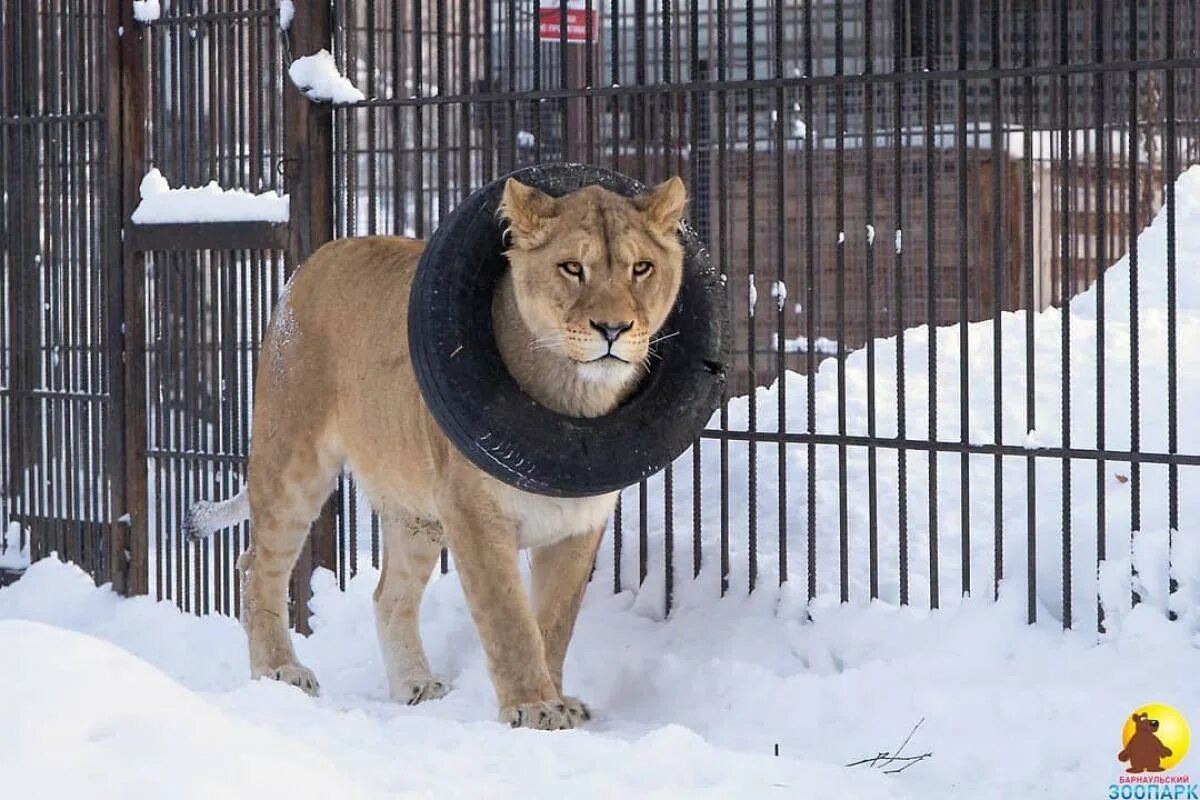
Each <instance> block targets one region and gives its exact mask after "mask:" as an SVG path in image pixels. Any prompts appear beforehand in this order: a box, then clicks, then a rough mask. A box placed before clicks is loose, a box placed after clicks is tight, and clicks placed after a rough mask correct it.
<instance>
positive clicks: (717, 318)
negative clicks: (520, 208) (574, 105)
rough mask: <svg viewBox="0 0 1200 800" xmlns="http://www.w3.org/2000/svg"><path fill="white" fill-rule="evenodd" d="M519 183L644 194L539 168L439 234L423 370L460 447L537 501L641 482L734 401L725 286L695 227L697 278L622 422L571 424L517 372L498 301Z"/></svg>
mask: <svg viewBox="0 0 1200 800" xmlns="http://www.w3.org/2000/svg"><path fill="white" fill-rule="evenodd" d="M508 177H515V178H517V179H518V180H520V181H521V182H522V183H525V184H528V185H530V186H535V187H537V188H538V189H540V190H542V191H543V192H546V193H547V194H550V195H552V196H556V197H559V196H562V195H565V194H568V193H570V192H572V191H575V190H576V189H579V188H581V187H583V186H587V185H590V184H600V185H601V186H604V187H605V188H607V189H610V190H612V191H615V192H618V193H620V194H622V195H625V196H635V195H639V194H644V193H645V192H646V191H647V189H646V187H645V186H643V185H642V184H641V183H638V182H637V181H635V180H633V179H632V178H629V177H627V176H625V175H621V174H619V173H616V172H612V171H609V170H605V169H600V168H598V167H592V166H586V165H581V164H553V165H541V166H535V167H528V168H525V169H521V170H518V171H516V172H513V173H511V175H509V176H505V177H503V178H500V179H499V180H496V181H493V182H492V183H490V184H488V185H487V186H484V187H483V188H482V189H480V190H478V191H476V192H475V193H473V194H472V195H470V196H469V197H468V198H467V199H466V200H465V201H463V203H462V204H461V205H460V206H458V207H457V208H456V209H455V210H454V211H453V212H452V213H451V214H450V215H449V216H448V217H447V218H446V219H445V221H444V222H443V223H442V224H441V225H440V226H439V227H438V229H437V231H436V232H435V233H434V235H433V237H432V238H431V239H430V241H429V244H428V246H427V247H426V249H425V252H424V254H423V255H422V257H421V261H420V264H419V265H418V268H417V274H416V277H415V279H414V282H413V288H412V296H411V298H410V300H409V310H408V341H409V350H410V354H411V356H412V363H413V371H414V372H415V373H416V376H417V383H418V385H419V386H420V388H421V394H422V396H423V397H424V398H425V403H426V405H427V406H428V407H429V411H430V413H431V414H432V415H433V418H434V419H435V420H436V421H437V423H438V425H440V426H441V429H442V431H443V432H444V433H445V434H446V436H447V438H449V439H450V441H451V442H452V443H453V444H454V446H455V447H457V448H458V449H459V450H460V451H461V452H462V454H463V455H464V456H466V457H467V458H468V459H469V460H470V461H471V462H472V463H473V464H475V465H476V466H478V467H479V468H480V469H482V470H483V471H484V472H486V473H488V474H489V475H492V476H493V477H495V478H497V479H499V480H501V481H504V482H505V483H507V484H510V485H512V486H515V487H517V488H518V489H522V490H524V491H528V492H534V493H537V494H543V495H552V496H556V497H586V496H589V495H596V494H603V493H605V492H611V491H614V490H618V489H623V488H624V487H626V486H630V485H632V484H635V483H637V482H638V481H640V480H642V479H644V478H647V477H649V476H650V475H653V474H654V473H655V472H657V471H659V470H660V469H662V468H663V467H665V466H666V465H667V464H669V463H671V462H672V461H673V460H674V459H675V458H677V457H678V456H679V455H680V454H682V453H683V452H684V451H685V450H686V449H687V448H688V446H689V445H691V444H692V443H693V442H694V441H695V439H696V437H697V436H698V435H699V434H700V431H701V430H703V428H704V425H705V424H706V423H707V422H708V420H709V418H710V417H711V416H712V414H713V412H714V411H715V410H716V409H717V407H718V406H719V404H720V402H721V397H722V393H723V389H724V386H725V367H726V364H727V363H728V358H729V334H728V312H727V307H726V301H725V280H724V277H723V276H721V275H718V274H717V273H716V272H715V270H714V269H713V266H712V262H711V260H710V258H709V255H708V251H707V250H706V249H705V248H704V246H703V244H702V243H701V242H700V240H699V238H698V237H697V236H696V234H695V232H694V231H693V230H692V229H691V228H689V227H688V226H686V225H684V226H682V229H681V231H680V239H681V241H682V243H683V246H684V259H685V268H684V279H683V285H682V287H681V289H680V292H679V299H678V301H677V302H676V305H675V308H674V310H673V311H672V312H671V316H670V317H669V318H668V320H667V322H666V325H665V326H664V327H663V330H662V331H661V332H660V335H661V334H665V333H675V332H678V334H677V335H675V336H672V337H671V338H669V339H666V340H664V341H662V342H660V343H659V344H658V345H656V352H657V353H658V354H659V355H660V356H661V358H660V359H656V360H655V361H654V362H653V365H652V367H651V369H650V371H649V373H648V374H647V376H646V377H645V378H644V379H643V380H642V382H641V384H640V386H639V387H638V389H637V391H636V392H635V393H634V395H633V396H631V397H630V398H629V399H628V400H627V401H626V402H625V403H623V404H622V405H621V406H620V407H619V408H617V409H616V410H614V411H613V412H612V413H610V414H606V415H605V416H602V417H597V418H593V419H580V418H575V417H568V416H565V415H563V414H559V413H557V412H555V411H552V410H550V409H548V408H546V407H545V406H542V405H540V404H539V403H537V402H535V401H534V400H533V399H532V398H530V397H529V396H528V395H527V394H525V392H524V391H522V390H521V388H520V387H519V386H518V385H517V383H516V381H515V380H514V379H513V378H512V376H511V375H510V374H509V372H508V370H507V368H506V367H505V365H504V362H503V361H502V359H501V358H500V352H499V350H498V349H497V347H496V343H495V339H494V337H493V333H492V294H493V291H494V289H495V286H496V282H497V280H498V279H499V277H500V275H501V274H502V273H503V271H504V270H505V269H507V261H506V260H505V258H504V256H503V250H504V243H503V234H502V231H501V229H500V225H499V222H498V221H497V219H496V207H497V205H498V204H499V202H500V197H501V195H502V193H503V189H504V182H505V180H507V178H508Z"/></svg>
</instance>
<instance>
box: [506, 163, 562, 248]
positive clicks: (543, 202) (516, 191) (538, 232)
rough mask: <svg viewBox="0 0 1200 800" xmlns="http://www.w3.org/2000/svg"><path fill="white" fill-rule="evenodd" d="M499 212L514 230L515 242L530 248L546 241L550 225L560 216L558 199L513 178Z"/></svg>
mask: <svg viewBox="0 0 1200 800" xmlns="http://www.w3.org/2000/svg"><path fill="white" fill-rule="evenodd" d="M496 213H497V215H498V216H499V217H500V219H501V220H503V221H504V223H505V224H506V226H507V227H508V230H509V232H511V233H512V237H513V238H512V241H513V244H515V245H517V246H519V247H522V248H526V249H528V248H531V247H537V246H538V245H539V244H541V242H542V241H543V240H544V238H545V232H546V228H547V224H548V223H549V222H550V220H552V219H554V218H555V217H556V216H558V201H557V200H555V199H554V198H553V197H551V196H550V195H548V194H546V193H545V192H543V191H541V190H539V189H535V188H534V187H532V186H526V185H525V184H523V183H521V182H520V181H518V180H517V179H515V178H509V179H508V180H507V181H505V182H504V195H503V196H502V197H501V198H500V207H499V208H498V209H497V210H496Z"/></svg>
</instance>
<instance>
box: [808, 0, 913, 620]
mask: <svg viewBox="0 0 1200 800" xmlns="http://www.w3.org/2000/svg"><path fill="white" fill-rule="evenodd" d="M812 17H813V4H812V3H806V4H805V6H804V74H805V76H807V77H810V78H811V77H812V74H813V18H812ZM897 85H899V84H897ZM804 127H805V136H804V273H805V275H804V277H805V281H804V332H805V336H806V338H807V340H808V347H807V348H805V354H804V366H805V375H806V380H805V406H806V408H805V416H806V422H807V424H808V430H809V431H816V429H817V397H816V392H815V391H814V389H813V380H814V379H815V377H816V374H817V362H816V352H815V348H814V347H813V342H815V341H816V336H817V333H816V331H817V317H816V310H817V273H816V262H817V258H816V236H817V231H816V220H815V209H814V207H813V202H814V196H815V192H814V190H813V172H814V170H813V159H814V157H815V153H814V141H813V140H814V137H815V136H816V127H815V126H814V125H813V86H812V83H811V82H808V81H806V82H805V83H804ZM807 455H808V462H807V465H806V466H807V477H808V486H807V487H806V488H807V495H808V497H807V502H808V518H807V520H806V522H807V524H808V530H807V531H806V533H807V537H806V538H807V541H806V543H805V544H806V556H807V559H808V599H809V600H810V601H811V600H813V599H814V598H815V597H816V596H817V446H816V443H815V442H813V441H811V440H810V441H809V443H808V453H807Z"/></svg>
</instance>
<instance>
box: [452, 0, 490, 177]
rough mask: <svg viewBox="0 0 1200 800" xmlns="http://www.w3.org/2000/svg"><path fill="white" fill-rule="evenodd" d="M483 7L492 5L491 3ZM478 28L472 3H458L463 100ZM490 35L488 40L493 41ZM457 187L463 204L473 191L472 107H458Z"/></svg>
mask: <svg viewBox="0 0 1200 800" xmlns="http://www.w3.org/2000/svg"><path fill="white" fill-rule="evenodd" d="M483 5H485V6H488V5H491V3H490V2H488V3H484V4H483ZM475 29H476V25H475V24H474V23H473V22H472V20H471V0H459V4H458V30H457V35H458V43H459V48H458V64H457V65H456V66H457V69H458V73H459V87H460V90H461V91H462V94H463V96H464V97H467V96H469V95H470V94H471V77H472V75H473V74H474V73H472V72H471V35H472V31H474V30H475ZM491 35H492V34H491V31H487V32H486V34H485V36H487V37H490V36H491ZM457 177H458V180H457V182H456V185H457V186H458V195H457V199H458V200H462V199H463V198H465V197H466V196H467V193H468V192H469V191H471V186H472V177H471V105H470V104H469V103H460V104H459V106H458V176H457Z"/></svg>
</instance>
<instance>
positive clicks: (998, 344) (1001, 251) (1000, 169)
mask: <svg viewBox="0 0 1200 800" xmlns="http://www.w3.org/2000/svg"><path fill="white" fill-rule="evenodd" d="M1097 2H1102V0H1097ZM1000 14H1001V10H1000V0H991V13H990V15H989V16H990V21H991V25H992V27H991V31H990V33H991V63H990V65H989V66H990V67H991V68H992V69H993V70H996V69H999V68H1000V64H1001V58H1000V42H1001V38H1000V27H1001V24H1002V23H1001V17H1000ZM991 88H992V120H991V125H990V134H991V144H992V187H991V188H992V213H991V222H992V438H993V439H994V440H995V442H996V444H997V445H1000V444H1002V443H1003V441H1004V414H1003V406H1002V404H1001V397H1002V394H1003V387H1004V374H1003V358H1004V347H1003V336H1002V335H1003V332H1004V328H1003V326H1004V318H1003V316H1002V314H1001V312H1002V311H1003V310H1004V308H1005V306H1006V305H1009V304H1007V303H1005V301H1004V299H1003V298H1004V296H1005V287H1006V286H1007V282H1006V280H1005V238H1006V237H1005V236H1004V235H1003V231H1004V223H1005V222H1006V221H1007V220H1006V216H1007V215H1006V211H1007V209H1006V207H1005V205H1004V182H1005V179H1006V178H1007V177H1008V156H1007V154H1006V153H1005V150H1004V138H1005V137H1006V136H1007V135H1008V134H1007V131H1006V130H1004V123H1003V122H1002V120H1001V112H1002V107H1001V90H1002V85H1001V82H1000V78H993V79H992V87H991ZM1025 246H1026V247H1031V246H1032V243H1031V242H1029V241H1026V243H1025ZM964 436H965V432H964ZM992 514H993V516H992V598H993V599H994V600H998V599H1000V581H1001V580H1003V578H1004V458H1003V456H1001V455H1000V450H999V448H998V447H997V450H996V455H995V458H994V459H993V461H992Z"/></svg>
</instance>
